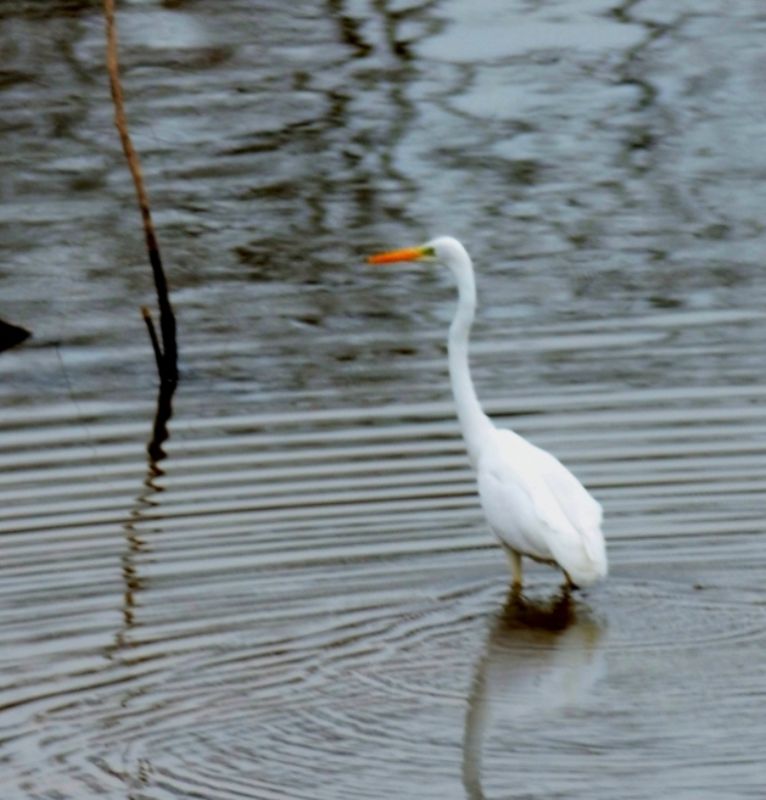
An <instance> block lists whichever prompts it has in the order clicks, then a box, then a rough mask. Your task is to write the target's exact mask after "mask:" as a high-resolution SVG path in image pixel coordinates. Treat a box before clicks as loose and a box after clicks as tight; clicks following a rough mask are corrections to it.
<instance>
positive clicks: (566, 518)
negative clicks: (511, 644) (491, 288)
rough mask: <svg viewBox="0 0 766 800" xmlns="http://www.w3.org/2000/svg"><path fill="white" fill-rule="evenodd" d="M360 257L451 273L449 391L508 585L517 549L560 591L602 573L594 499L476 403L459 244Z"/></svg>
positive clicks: (464, 258) (470, 284) (516, 583)
mask: <svg viewBox="0 0 766 800" xmlns="http://www.w3.org/2000/svg"><path fill="white" fill-rule="evenodd" d="M368 261H369V263H371V264H387V263H392V262H399V261H431V262H438V263H440V264H443V265H445V266H446V267H448V268H449V270H450V271H451V272H452V275H453V276H454V278H455V281H456V283H457V289H458V305H457V311H456V312H455V317H454V319H453V320H452V325H451V326H450V330H449V338H448V350H449V372H450V379H451V382H452V392H453V394H454V397H455V406H456V408H457V415H458V420H459V422H460V427H461V429H462V431H463V438H464V439H465V443H466V446H467V449H468V457H469V459H470V461H471V465H472V466H473V468H474V470H475V472H476V477H477V482H478V488H479V498H480V500H481V505H482V508H483V510H484V514H485V516H486V518H487V521H488V522H489V526H490V528H491V529H492V531H493V532H494V534H495V535H496V536H497V538H498V539H499V540H500V543H501V544H502V545H503V547H504V548H505V550H506V552H507V553H508V556H509V559H510V565H511V574H512V588H513V590H514V591H515V592H520V591H521V586H522V561H521V559H522V556H528V557H529V558H532V559H534V560H535V561H540V562H543V563H546V564H551V565H553V566H558V567H559V568H560V569H561V570H562V571H563V573H564V576H565V578H566V587H567V590H568V589H569V588H575V587H577V586H588V585H590V584H592V583H594V582H595V581H597V580H598V579H599V578H603V577H605V576H606V574H607V559H606V546H605V544H604V536H603V534H602V533H601V506H600V505H599V504H598V502H596V500H594V499H593V497H591V495H590V494H589V493H588V492H587V490H586V489H585V488H584V487H583V485H582V484H581V483H580V481H578V480H577V478H575V476H574V475H572V473H571V472H570V471H569V470H568V469H567V468H566V467H565V466H564V465H563V464H562V463H561V462H560V461H559V460H558V459H557V458H555V457H554V456H552V455H551V454H550V453H548V452H546V451H545V450H542V449H541V448H539V447H536V446H535V445H533V444H531V443H530V442H528V441H526V440H525V439H523V438H522V437H521V436H519V435H518V434H517V433H514V432H513V431H511V430H508V429H502V428H496V427H495V425H494V424H493V423H492V422H491V421H490V419H489V417H487V415H486V414H485V413H484V411H483V410H482V408H481V406H480V405H479V401H478V399H477V397H476V392H475V390H474V387H473V382H472V381H471V373H470V370H469V367H468V336H469V334H470V331H471V325H472V324H473V318H474V312H475V309H476V285H475V282H474V273H473V265H472V263H471V259H470V257H469V255H468V253H467V252H466V250H465V248H464V247H463V245H462V244H461V243H460V242H459V241H457V239H453V238H451V237H448V236H443V237H440V238H438V239H433V240H431V241H430V242H427V243H426V244H424V245H420V246H418V247H409V248H406V249H404V250H393V251H390V252H387V253H380V254H378V255H374V256H370V258H369V259H368Z"/></svg>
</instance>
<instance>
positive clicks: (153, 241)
mask: <svg viewBox="0 0 766 800" xmlns="http://www.w3.org/2000/svg"><path fill="white" fill-rule="evenodd" d="M104 16H105V17H106V65H107V70H108V71H109V86H110V88H111V92H112V100H113V102H114V123H115V125H116V126H117V131H118V133H119V134H120V142H121V143H122V149H123V152H124V153H125V158H126V159H127V162H128V167H129V168H130V174H131V175H132V176H133V184H134V186H135V187H136V196H137V198H138V207H139V209H140V211H141V221H142V223H143V227H144V237H145V239H146V250H147V252H148V254H149V263H150V264H151V266H152V273H153V275H154V285H155V287H156V289H157V304H158V305H159V309H160V331H161V334H162V347H161V348H160V346H159V340H158V338H157V334H156V332H154V336H153V338H152V346H153V347H154V351H155V356H157V354H158V353H159V357H158V358H157V367H158V369H159V373H160V380H161V381H170V382H172V383H175V382H177V381H178V345H177V342H176V318H175V314H174V313H173V308H172V307H171V305H170V297H169V295H168V284H167V280H166V278H165V271H164V270H163V268H162V259H161V257H160V247H159V244H158V242H157V235H156V234H155V232H154V223H153V222H152V213H151V208H150V206H149V196H148V195H147V193H146V188H145V186H144V179H143V175H142V173H141V162H140V160H139V158H138V153H136V151H135V148H134V147H133V142H132V141H131V139H130V134H129V133H128V122H127V119H126V116H125V103H124V99H123V95H122V85H121V83H120V70H119V63H118V60H117V23H116V20H115V11H114V0H104ZM144 319H145V320H146V319H147V317H146V315H144ZM147 326H150V327H149V335H150V337H152V332H153V330H154V326H153V324H151V322H149V323H147Z"/></svg>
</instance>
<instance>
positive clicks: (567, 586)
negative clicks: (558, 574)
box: [561, 569, 580, 595]
mask: <svg viewBox="0 0 766 800" xmlns="http://www.w3.org/2000/svg"><path fill="white" fill-rule="evenodd" d="M561 571H562V572H563V573H564V577H565V578H566V580H565V581H564V585H563V586H562V587H561V591H562V592H563V593H564V594H566V595H569V594H571V593H572V592H574V591H577V590H578V589H579V588H580V587H579V586H578V585H577V584H576V583H575V582H574V581H573V580H572V579H571V578H570V577H569V573H568V572H567V571H566V570H565V569H563V570H561Z"/></svg>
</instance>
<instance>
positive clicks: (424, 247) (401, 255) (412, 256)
mask: <svg viewBox="0 0 766 800" xmlns="http://www.w3.org/2000/svg"><path fill="white" fill-rule="evenodd" d="M468 260H469V259H468V253H466V251H465V248H464V247H463V245H462V244H460V242H459V241H458V240H457V239H453V238H452V237H451V236H439V237H438V238H436V239H431V241H430V242H426V243H425V244H421V245H418V246H417V247H405V248H404V249H403V250H390V251H389V252H387V253H378V254H377V255H374V256H370V257H369V258H368V259H367V261H368V262H369V263H370V264H392V263H395V262H397V261H438V262H439V263H441V264H445V265H446V266H448V267H450V268H451V269H453V270H454V269H455V267H456V266H457V265H458V264H461V263H465V262H468Z"/></svg>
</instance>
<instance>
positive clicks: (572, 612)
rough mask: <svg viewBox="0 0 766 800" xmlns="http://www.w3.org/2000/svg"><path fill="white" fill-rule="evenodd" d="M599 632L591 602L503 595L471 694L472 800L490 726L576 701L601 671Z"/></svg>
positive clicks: (468, 754) (478, 794)
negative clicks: (590, 606) (583, 602)
mask: <svg viewBox="0 0 766 800" xmlns="http://www.w3.org/2000/svg"><path fill="white" fill-rule="evenodd" d="M603 633H604V628H603V626H602V625H601V624H599V623H598V622H597V621H596V620H595V619H594V618H593V617H592V616H591V615H590V612H589V609H588V608H587V607H586V606H584V605H582V604H580V603H578V602H577V601H575V600H573V599H571V597H570V596H569V595H560V596H558V597H556V598H555V599H554V600H552V601H548V602H545V603H543V602H540V601H532V600H526V599H524V598H522V597H521V596H518V595H516V596H513V595H511V596H509V597H508V599H507V601H506V603H505V606H504V607H503V609H502V610H501V611H500V612H498V614H497V615H496V616H495V618H494V620H493V621H492V623H491V624H490V628H489V634H488V636H487V642H486V645H485V648H484V653H483V655H482V657H481V658H480V660H479V661H478V663H477V665H476V670H475V673H474V680H473V687H472V691H471V695H470V697H469V700H468V711H467V714H466V719H465V732H464V737H463V784H464V786H465V790H466V794H467V796H468V797H469V798H470V800H484V797H485V795H484V791H483V789H482V754H483V748H484V743H485V739H486V737H487V734H488V732H489V731H490V730H491V729H493V728H499V727H500V726H501V725H503V724H506V725H510V726H518V725H520V724H522V723H525V721H526V724H528V723H529V722H530V721H532V720H539V719H541V718H544V717H545V716H546V715H550V714H555V713H557V712H559V711H561V710H562V709H564V708H568V707H572V706H576V705H578V704H579V703H581V702H582V700H583V698H584V697H585V696H587V694H588V692H589V691H590V689H591V688H592V687H593V685H594V684H595V683H596V681H597V680H598V679H599V678H600V677H601V676H602V675H603V672H604V668H605V667H604V660H603V653H602V651H601V646H600V645H601V640H602V637H603Z"/></svg>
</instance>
